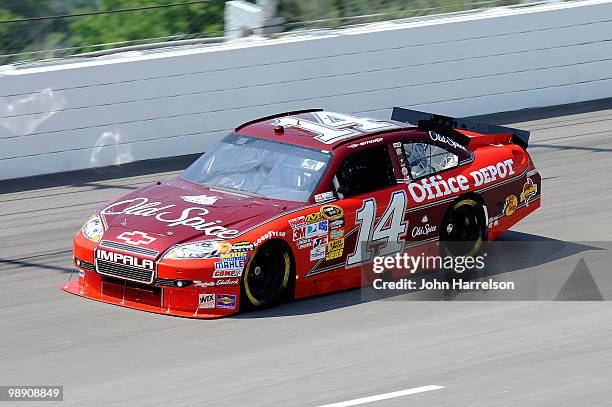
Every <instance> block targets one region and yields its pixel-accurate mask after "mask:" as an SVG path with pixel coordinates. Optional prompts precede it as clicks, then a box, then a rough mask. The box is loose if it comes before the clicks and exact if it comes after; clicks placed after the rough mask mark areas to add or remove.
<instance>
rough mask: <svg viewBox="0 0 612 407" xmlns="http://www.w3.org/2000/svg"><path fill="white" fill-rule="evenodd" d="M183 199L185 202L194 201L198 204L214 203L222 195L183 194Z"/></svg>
mask: <svg viewBox="0 0 612 407" xmlns="http://www.w3.org/2000/svg"><path fill="white" fill-rule="evenodd" d="M181 199H182V200H183V201H185V202H189V203H194V204H198V205H214V204H215V202H217V200H219V199H221V197H220V196H209V195H197V196H182V197H181Z"/></svg>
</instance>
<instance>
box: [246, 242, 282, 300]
mask: <svg viewBox="0 0 612 407" xmlns="http://www.w3.org/2000/svg"><path fill="white" fill-rule="evenodd" d="M291 270H292V257H291V254H290V251H289V248H287V247H286V245H284V244H283V243H281V242H274V241H271V242H267V243H265V244H264V245H262V246H261V247H259V248H258V249H257V250H256V251H255V253H253V255H252V256H251V258H250V259H249V261H248V262H247V265H246V267H245V271H244V276H243V281H242V291H243V297H242V298H245V299H246V301H245V303H246V304H245V305H246V308H250V309H259V308H265V307H269V306H272V305H274V304H276V303H278V302H280V301H281V300H283V299H285V298H286V297H287V294H288V292H289V288H290V286H291V284H290V281H291V279H290V276H291V274H292V273H291Z"/></svg>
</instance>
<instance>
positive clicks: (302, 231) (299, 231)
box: [293, 226, 306, 241]
mask: <svg viewBox="0 0 612 407" xmlns="http://www.w3.org/2000/svg"><path fill="white" fill-rule="evenodd" d="M304 238H306V226H300V227H299V228H296V229H293V241H296V240H303V239H304Z"/></svg>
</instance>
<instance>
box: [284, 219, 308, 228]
mask: <svg viewBox="0 0 612 407" xmlns="http://www.w3.org/2000/svg"><path fill="white" fill-rule="evenodd" d="M288 222H289V226H291V228H292V229H296V228H301V227H302V226H304V225H306V216H298V217H297V218H293V219H289V220H288Z"/></svg>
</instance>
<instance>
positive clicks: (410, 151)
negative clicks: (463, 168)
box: [404, 143, 459, 179]
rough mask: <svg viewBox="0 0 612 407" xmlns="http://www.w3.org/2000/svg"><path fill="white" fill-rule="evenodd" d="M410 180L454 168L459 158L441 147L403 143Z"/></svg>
mask: <svg viewBox="0 0 612 407" xmlns="http://www.w3.org/2000/svg"><path fill="white" fill-rule="evenodd" d="M404 151H405V152H406V158H407V159H408V165H409V166H410V174H411V176H412V179H417V178H421V177H425V176H427V175H431V174H436V173H438V172H440V171H444V170H447V169H449V168H453V167H456V166H457V165H458V164H459V157H457V155H455V154H453V153H451V152H450V151H448V150H445V149H444V148H442V147H438V146H434V145H431V144H428V143H404Z"/></svg>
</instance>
